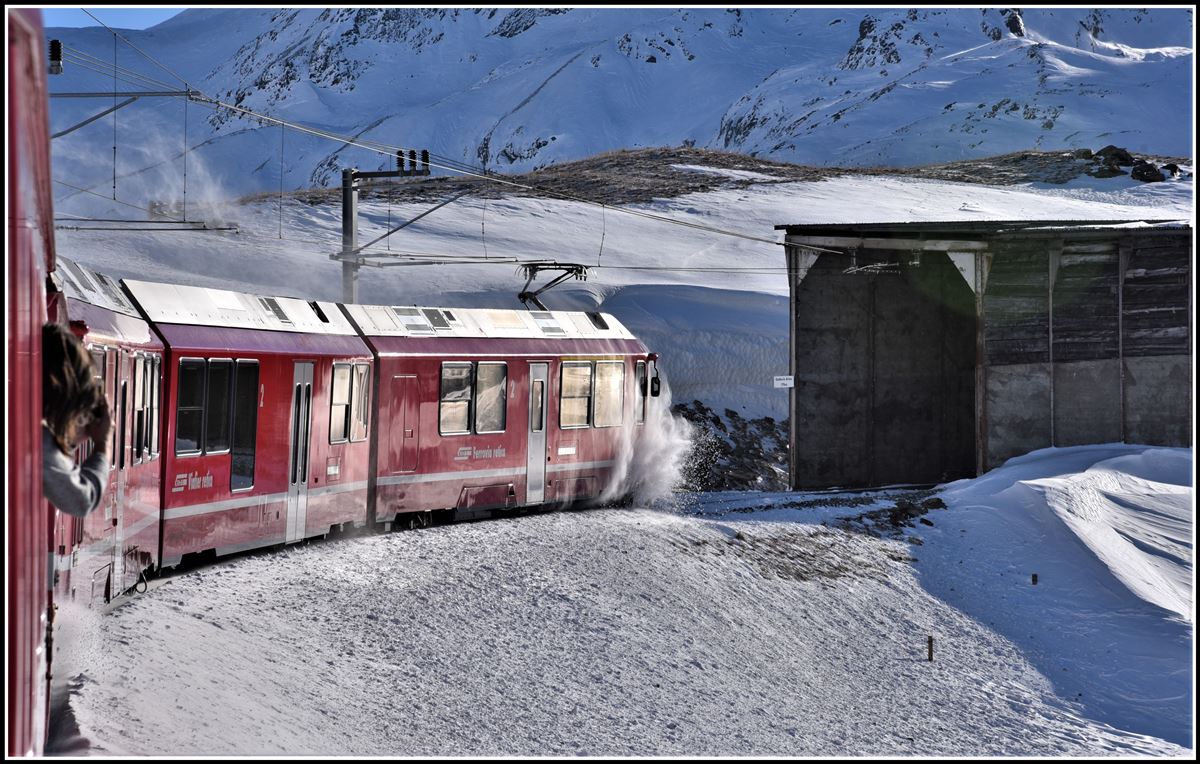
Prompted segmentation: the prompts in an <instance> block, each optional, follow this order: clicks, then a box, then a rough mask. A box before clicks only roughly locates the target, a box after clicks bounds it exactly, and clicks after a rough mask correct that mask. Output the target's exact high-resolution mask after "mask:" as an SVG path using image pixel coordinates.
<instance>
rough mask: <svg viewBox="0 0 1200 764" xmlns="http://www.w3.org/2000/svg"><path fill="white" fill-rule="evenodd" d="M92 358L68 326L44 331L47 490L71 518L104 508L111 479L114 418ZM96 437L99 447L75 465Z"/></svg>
mask: <svg viewBox="0 0 1200 764" xmlns="http://www.w3.org/2000/svg"><path fill="white" fill-rule="evenodd" d="M92 377H93V372H92V360H91V358H90V357H89V356H88V353H87V351H86V350H84V347H83V344H82V343H81V342H80V341H79V340H78V339H77V338H76V337H75V335H73V334H71V332H70V331H69V330H67V328H66V327H64V326H61V325H59V324H46V325H45V326H44V327H42V490H43V492H44V493H45V495H46V498H47V499H49V500H50V503H51V504H53V505H54V506H56V507H58V508H59V509H60V510H62V511H63V512H66V513H67V514H68V515H74V516H75V517H84V516H85V515H87V514H88V513H90V512H92V511H94V510H95V509H96V508H97V507H99V506H100V499H101V498H103V496H104V485H105V483H106V482H107V480H108V443H109V434H110V433H111V431H112V416H111V415H110V413H109V408H108V401H107V400H106V399H105V398H104V391H103V390H102V389H101V388H100V386H99V385H97V384H96V382H95V380H94V379H93V378H92ZM87 438H91V439H92V442H93V444H94V449H93V451H92V454H91V456H89V457H88V458H87V459H86V460H85V461H84V462H83V464H80V465H77V464H75V459H74V458H73V452H74V450H75V447H76V446H77V445H79V444H80V443H82V442H83V441H84V440H85V439H87Z"/></svg>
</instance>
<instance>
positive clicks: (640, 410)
mask: <svg viewBox="0 0 1200 764" xmlns="http://www.w3.org/2000/svg"><path fill="white" fill-rule="evenodd" d="M342 308H343V309H344V310H345V311H346V314H347V315H348V316H349V317H350V318H351V319H352V320H353V322H354V323H355V325H356V326H357V327H359V329H360V331H361V332H362V334H363V336H364V338H365V339H366V340H367V343H368V344H369V345H370V347H371V350H372V352H373V353H374V354H375V358H376V363H377V365H378V371H379V380H378V395H377V399H376V405H377V410H376V412H375V421H376V422H378V426H377V427H376V432H375V435H374V438H375V439H376V443H375V446H376V448H375V450H376V456H375V461H376V466H377V472H376V475H375V484H374V485H373V486H372V495H373V500H374V501H373V505H374V512H375V520H376V521H377V522H379V523H384V524H388V523H393V522H399V523H409V524H411V523H412V521H413V520H414V519H416V518H418V517H421V513H426V512H430V511H437V510H453V511H454V513H455V515H456V517H458V518H464V517H466V518H469V517H472V516H476V515H480V514H486V513H489V512H490V511H492V510H497V509H504V508H511V507H519V506H531V505H538V504H544V503H551V502H554V503H560V504H561V503H567V502H570V501H573V500H582V499H590V498H595V497H597V496H599V495H601V493H602V492H603V491H604V489H605V488H606V487H608V486H609V483H610V481H611V480H612V479H613V475H614V473H615V472H616V470H615V469H614V467H615V466H616V464H617V460H618V459H620V458H622V456H623V454H622V449H623V448H628V446H629V444H630V442H631V441H632V440H633V438H634V435H635V433H634V430H636V429H637V428H638V427H639V426H640V425H641V424H642V423H643V422H644V421H645V405H646V402H645V396H646V387H645V385H642V384H639V383H638V380H639V379H643V380H644V379H645V370H646V363H647V360H648V358H649V356H648V354H647V353H646V348H645V346H644V345H642V343H641V342H639V341H638V340H637V339H636V338H635V337H634V336H633V335H632V334H630V333H629V331H628V330H627V329H625V327H623V326H622V325H621V324H620V323H619V322H618V321H617V320H616V319H614V318H613V317H612V316H609V315H605V314H599V313H580V312H549V311H542V312H526V311H514V310H480V309H458V308H455V309H445V308H423V307H389V306H376V305H343V306H342Z"/></svg>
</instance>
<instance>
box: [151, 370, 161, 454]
mask: <svg viewBox="0 0 1200 764" xmlns="http://www.w3.org/2000/svg"><path fill="white" fill-rule="evenodd" d="M150 359H151V363H150V369H151V372H150V376H151V386H150V460H151V461H153V460H155V459H157V458H158V457H159V455H160V454H161V453H162V441H161V431H162V428H161V426H160V425H161V422H162V420H161V418H160V411H161V409H162V355H161V354H159V353H151V354H150Z"/></svg>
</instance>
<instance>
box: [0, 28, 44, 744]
mask: <svg viewBox="0 0 1200 764" xmlns="http://www.w3.org/2000/svg"><path fill="white" fill-rule="evenodd" d="M6 13H7V20H8V108H7V113H6V117H7V120H8V216H9V217H8V260H7V269H6V270H7V273H6V274H5V276H6V278H5V280H6V282H7V289H8V306H7V310H8V312H7V315H6V317H5V322H6V333H7V335H8V342H7V345H8V358H7V359H6V360H7V364H8V367H7V369H6V372H5V373H6V376H7V382H8V385H7V395H8V411H7V415H6V419H7V425H8V427H7V440H6V450H7V452H8V455H7V459H8V462H7V469H8V474H7V476H6V479H5V482H6V483H7V486H6V488H7V491H6V498H7V501H8V506H7V507H6V509H5V512H6V515H7V529H8V532H7V549H6V552H7V558H8V559H7V579H8V613H7V624H6V627H7V649H8V656H7V658H8V665H7V670H6V671H5V673H6V674H7V684H8V700H7V703H6V706H7V709H8V711H7V734H6V737H7V744H6V749H7V752H8V755H9V756H23V755H40V754H41V753H42V749H43V745H44V742H45V733H46V714H47V708H48V705H47V701H48V679H47V674H48V671H49V658H50V655H49V645H48V642H47V637H48V634H49V632H48V628H49V624H50V622H49V618H50V614H51V611H50V609H49V608H50V602H51V601H50V586H49V578H48V576H49V568H50V560H51V557H50V555H51V532H52V527H51V522H52V517H53V515H52V513H51V512H50V511H48V509H47V504H46V501H45V498H44V497H43V495H42V462H41V453H42V450H41V445H42V443H41V410H42V380H41V374H42V357H41V339H42V333H41V328H42V323H43V322H44V321H45V320H46V315H47V314H46V300H45V278H46V274H47V273H48V272H50V271H53V270H54V266H55V262H54V239H53V233H52V228H51V226H52V224H53V209H52V207H53V205H52V201H51V195H50V140H49V130H48V129H47V125H48V118H47V106H46V103H47V102H46V74H45V63H44V58H43V55H44V54H43V48H42V24H41V13H40V12H39V11H37V10H36V9H9V10H7V11H6Z"/></svg>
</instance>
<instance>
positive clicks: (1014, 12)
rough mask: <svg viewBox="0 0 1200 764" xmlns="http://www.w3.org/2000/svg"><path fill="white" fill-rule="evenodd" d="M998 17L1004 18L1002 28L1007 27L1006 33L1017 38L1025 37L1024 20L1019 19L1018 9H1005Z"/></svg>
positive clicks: (1019, 12) (1019, 11) (1019, 10)
mask: <svg viewBox="0 0 1200 764" xmlns="http://www.w3.org/2000/svg"><path fill="white" fill-rule="evenodd" d="M1000 15H1002V16H1004V26H1006V27H1008V31H1010V32H1012V33H1013V34H1014V35H1016V36H1017V37H1024V36H1025V20H1024V19H1022V18H1021V9H1020V8H1005V9H1004V10H1002V11H1000Z"/></svg>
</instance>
